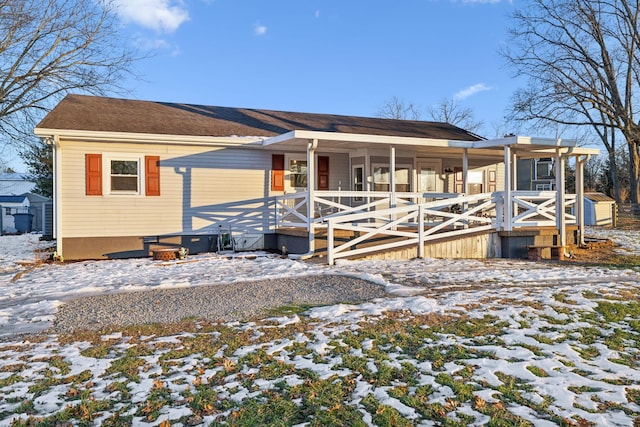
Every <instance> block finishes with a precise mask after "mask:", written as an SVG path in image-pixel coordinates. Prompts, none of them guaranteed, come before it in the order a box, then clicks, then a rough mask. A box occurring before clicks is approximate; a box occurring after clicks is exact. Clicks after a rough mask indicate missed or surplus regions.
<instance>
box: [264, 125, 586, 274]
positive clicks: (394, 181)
mask: <svg viewBox="0 0 640 427" xmlns="http://www.w3.org/2000/svg"><path fill="white" fill-rule="evenodd" d="M301 146H302V147H306V150H305V151H306V153H305V159H306V160H305V161H304V165H305V169H306V170H305V171H304V172H302V171H301V170H299V169H294V168H292V169H291V170H292V171H293V173H295V174H296V175H295V176H296V177H297V178H299V177H300V176H303V177H304V180H303V181H296V182H304V184H303V185H297V186H295V187H294V186H292V187H290V188H289V189H288V190H289V191H290V193H289V194H286V193H285V194H284V195H277V196H275V205H276V207H275V211H276V212H275V226H274V228H275V231H276V232H277V233H279V234H284V233H287V232H291V231H293V230H298V231H303V232H304V233H305V234H306V235H307V237H308V244H307V245H306V252H304V253H300V252H301V251H297V252H298V253H294V255H291V256H295V257H298V258H306V257H311V256H313V255H317V254H318V253H320V251H324V252H325V254H324V255H325V256H326V258H327V262H328V263H329V264H333V263H334V262H335V261H336V260H337V259H340V258H346V257H363V256H366V255H367V254H371V253H375V252H385V251H392V250H397V249H400V248H408V247H414V248H415V256H417V257H424V256H425V246H426V245H431V244H433V243H434V242H442V241H460V240H464V239H468V238H469V237H470V236H472V235H475V236H480V235H485V236H489V237H487V238H486V239H484V240H482V242H486V243H482V245H484V246H483V247H482V248H480V249H479V251H480V252H484V254H485V257H501V256H518V254H524V255H526V246H527V245H537V244H544V245H553V246H561V247H563V248H564V247H565V246H567V243H568V241H569V239H570V238H571V237H573V236H574V234H572V233H573V231H574V230H575V231H577V232H576V233H575V237H573V240H575V242H576V243H577V244H581V243H583V242H584V219H583V218H584V214H583V212H584V200H583V196H584V190H583V166H584V163H585V162H586V160H587V159H588V158H589V156H590V155H594V154H597V153H598V150H594V149H586V148H580V147H577V146H576V143H575V141H568V140H562V139H545V138H531V137H521V136H508V137H505V138H500V139H495V140H477V141H451V140H434V139H428V138H399V137H395V138H388V137H375V136H366V137H363V136H362V135H345V134H333V133H327V132H298V131H295V132H291V133H289V134H285V135H281V136H279V137H277V138H272V139H270V140H265V141H263V147H269V148H270V149H276V148H278V149H282V150H285V151H286V150H292V149H294V148H296V147H297V148H298V149H299V148H301ZM320 150H325V152H344V153H348V154H349V159H350V161H349V167H350V169H351V171H352V173H351V176H350V177H349V180H350V182H351V184H350V185H348V186H347V191H343V190H342V188H340V186H338V188H335V187H333V188H325V187H326V184H327V183H330V182H331V176H330V175H331V173H329V179H327V178H326V177H324V176H322V177H321V175H320V169H321V168H320V167H318V168H316V161H317V160H318V152H320ZM400 150H401V151H402V154H399V151H400ZM385 151H386V153H387V155H388V157H387V159H386V162H385V163H384V164H382V166H380V162H384V158H383V157H382V155H383V153H384V152H385ZM354 153H355V154H354ZM536 158H551V159H552V165H553V166H552V169H551V170H552V171H553V173H552V175H553V179H554V181H555V186H554V187H555V190H554V191H522V190H520V189H518V181H519V180H518V170H517V164H518V160H519V159H536ZM400 159H403V160H402V161H400ZM429 159H430V160H429ZM569 159H574V161H575V169H576V192H577V194H565V193H566V192H565V167H566V164H567V161H568V160H569ZM429 161H431V162H433V163H434V164H435V166H434V165H431V166H433V167H432V168H431V169H430V167H431V166H429V165H428V163H427V162H429ZM401 164H404V166H402V165H401ZM359 165H362V166H359ZM421 165H422V166H424V167H421ZM445 166H446V167H445ZM323 169H324V170H325V171H329V172H331V170H330V169H329V168H328V167H326V166H324V167H323ZM476 176H477V177H478V179H477V180H476ZM381 177H382V178H384V179H380V178H381ZM291 180H292V182H293V174H292V175H291ZM285 182H287V180H286V177H285ZM320 182H322V183H323V185H319V183H320ZM338 182H340V181H338ZM474 183H477V185H476V184H474ZM365 184H366V185H365ZM284 189H285V191H287V188H284ZM403 189H416V190H417V191H415V190H414V191H415V192H403ZM487 189H488V190H489V191H488V192H487V191H486V190H487ZM371 190H376V191H371ZM434 190H435V191H434ZM478 190H479V191H478ZM483 190H484V191H483ZM474 193H478V194H474ZM568 227H570V228H571V230H570V231H571V233H569V231H568ZM549 230H551V231H549ZM543 231H544V232H543ZM543 234H544V235H548V237H545V238H544V239H542V238H541V237H540V238H537V241H536V237H535V236H542V235H543ZM540 240H544V241H540ZM472 244H473V243H472ZM290 253H291V251H290Z"/></svg>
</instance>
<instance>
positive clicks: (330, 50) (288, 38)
mask: <svg viewBox="0 0 640 427" xmlns="http://www.w3.org/2000/svg"><path fill="white" fill-rule="evenodd" d="M119 1H120V2H121V3H122V6H121V8H120V16H121V19H122V20H123V23H124V28H123V30H124V31H125V32H126V33H127V35H128V38H129V39H130V40H132V41H134V42H135V43H137V44H138V45H139V46H141V47H143V48H147V47H154V48H155V55H154V56H153V57H151V58H149V59H146V60H144V61H142V62H139V63H138V64H137V66H136V71H137V73H139V75H140V76H141V77H142V78H143V79H144V80H143V81H131V82H130V83H129V84H128V86H130V88H131V94H130V95H128V96H131V97H134V98H139V99H147V100H156V101H172V102H185V103H198V104H207V105H221V106H229V107H248V108H266V109H276V110H285V111H304V112H314V113H335V114H346V115H359V116H375V115H376V113H377V112H378V110H379V109H380V108H381V107H382V106H383V105H384V104H385V102H387V101H389V100H390V99H391V98H392V97H397V98H399V99H401V100H403V101H405V102H407V103H409V102H411V103H414V104H416V105H418V106H419V107H420V108H421V110H422V111H423V112H424V118H425V119H427V118H428V117H427V114H426V110H427V109H428V108H429V107H430V106H432V105H435V104H437V103H438V102H440V101H441V100H442V99H444V98H448V99H451V98H456V99H457V100H458V101H459V103H460V104H461V106H463V107H469V108H471V109H472V110H473V111H474V113H475V115H476V117H477V119H480V120H483V121H484V122H485V124H486V130H485V132H484V133H483V134H484V135H485V136H488V137H493V136H495V135H494V134H493V133H494V132H495V131H494V129H493V127H492V126H491V124H492V123H495V122H499V121H500V120H501V119H502V117H503V116H504V113H505V108H506V106H507V104H508V102H509V98H510V96H511V94H512V93H513V91H514V89H515V88H516V86H517V85H516V82H515V81H514V80H513V79H512V77H511V72H510V71H509V70H508V69H506V68H505V67H504V60H503V59H502V58H501V57H500V56H499V54H498V50H499V49H500V47H501V46H502V45H504V43H506V42H507V40H506V39H507V27H508V24H509V20H508V15H509V13H510V12H511V11H512V10H513V8H514V4H513V3H512V2H509V1H500V0H494V1H490V0H485V1H481V0H476V1H472V0H467V1H460V0H403V1H398V2H390V1H378V0H369V1H361V0H348V1H345V0H323V1H320V0H274V1H266V0H208V1H207V0H185V1H176V0H135V1H134V0H119Z"/></svg>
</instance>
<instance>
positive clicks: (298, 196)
mask: <svg viewBox="0 0 640 427" xmlns="http://www.w3.org/2000/svg"><path fill="white" fill-rule="evenodd" d="M458 196H459V194H455V193H395V194H391V193H389V192H382V191H316V192H314V204H313V218H312V222H313V223H316V224H323V223H324V222H325V220H326V219H327V218H333V217H337V216H341V215H348V214H355V213H363V212H368V213H369V214H370V215H371V219H373V217H375V215H376V212H377V211H379V210H381V209H388V208H393V207H399V206H405V205H416V204H420V203H424V202H427V201H432V200H439V199H450V198H454V197H458ZM307 199H308V193H307V192H299V193H292V194H285V195H284V196H278V197H276V203H275V205H276V227H277V228H280V227H308V224H309V222H308V221H307Z"/></svg>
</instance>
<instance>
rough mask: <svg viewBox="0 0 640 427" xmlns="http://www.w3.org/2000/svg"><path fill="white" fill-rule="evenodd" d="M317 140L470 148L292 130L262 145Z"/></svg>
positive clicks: (467, 145) (425, 140) (462, 143)
mask: <svg viewBox="0 0 640 427" xmlns="http://www.w3.org/2000/svg"><path fill="white" fill-rule="evenodd" d="M310 139H317V140H320V141H338V142H359V143H367V144H384V145H406V146H416V145H419V146H423V147H444V148H446V147H451V148H472V145H473V142H471V141H452V140H446V139H433V138H413V137H405V136H390V135H370V134H359V133H339V132H320V131H306V130H294V131H291V132H287V133H283V134H282V135H278V136H274V137H272V138H268V139H265V140H264V141H263V142H262V145H265V146H267V145H273V144H278V143H283V142H291V141H294V140H310Z"/></svg>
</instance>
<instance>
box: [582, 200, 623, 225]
mask: <svg viewBox="0 0 640 427" xmlns="http://www.w3.org/2000/svg"><path fill="white" fill-rule="evenodd" d="M615 204H616V201H615V200H614V199H612V198H611V197H609V196H607V195H604V194H602V193H585V194H584V223H585V225H613V209H614V207H615Z"/></svg>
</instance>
